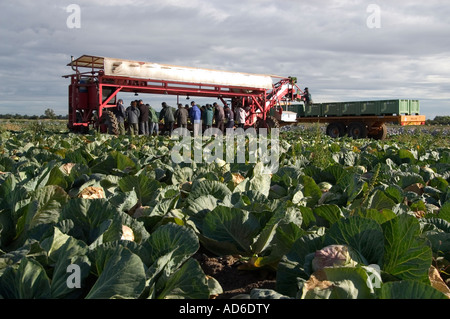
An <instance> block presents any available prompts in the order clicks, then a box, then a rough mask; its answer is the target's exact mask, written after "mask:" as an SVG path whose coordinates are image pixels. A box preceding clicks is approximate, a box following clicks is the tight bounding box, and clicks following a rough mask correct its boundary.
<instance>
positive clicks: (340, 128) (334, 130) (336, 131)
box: [327, 122, 346, 138]
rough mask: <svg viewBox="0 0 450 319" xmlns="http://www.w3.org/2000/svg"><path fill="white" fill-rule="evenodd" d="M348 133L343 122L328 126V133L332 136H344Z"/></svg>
mask: <svg viewBox="0 0 450 319" xmlns="http://www.w3.org/2000/svg"><path fill="white" fill-rule="evenodd" d="M345 133H346V130H345V125H344V124H342V123H337V122H335V123H330V124H328V126H327V135H328V136H330V137H332V138H338V137H342V136H344V135H345Z"/></svg>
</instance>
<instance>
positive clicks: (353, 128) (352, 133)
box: [347, 122, 368, 139]
mask: <svg viewBox="0 0 450 319" xmlns="http://www.w3.org/2000/svg"><path fill="white" fill-rule="evenodd" d="M347 134H348V136H349V137H352V138H354V139H359V138H366V137H367V135H368V130H367V126H366V125H365V124H364V123H361V122H353V123H350V124H349V126H348V128H347Z"/></svg>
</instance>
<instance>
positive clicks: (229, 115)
mask: <svg viewBox="0 0 450 319" xmlns="http://www.w3.org/2000/svg"><path fill="white" fill-rule="evenodd" d="M224 113H225V119H226V120H227V128H234V112H233V110H232V109H231V108H230V107H229V106H228V105H225V108H224Z"/></svg>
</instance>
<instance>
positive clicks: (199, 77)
mask: <svg viewBox="0 0 450 319" xmlns="http://www.w3.org/2000/svg"><path fill="white" fill-rule="evenodd" d="M68 66H70V67H71V68H72V70H73V71H74V72H73V73H72V74H70V75H64V76H63V77H65V78H70V85H69V92H68V97H69V101H68V102H69V103H68V104H69V121H68V128H69V129H70V130H71V131H74V132H86V131H88V130H89V127H90V126H93V127H95V128H102V127H104V125H103V126H102V125H101V124H102V123H104V122H107V123H109V124H110V125H111V123H114V122H115V116H114V114H113V112H111V108H113V107H115V106H116V103H117V95H118V94H119V93H120V92H129V93H135V95H138V94H139V93H147V94H159V95H176V96H178V97H179V96H186V98H190V97H194V96H199V97H212V98H217V99H219V100H221V101H222V102H223V103H224V104H226V103H228V102H230V103H229V104H231V105H230V106H231V107H232V108H233V109H234V108H236V107H237V106H242V107H244V109H245V110H246V112H247V117H246V123H245V126H246V127H250V126H253V127H256V128H268V129H270V128H274V127H279V126H282V125H292V124H293V123H298V122H322V123H329V125H328V128H327V133H328V134H329V135H331V136H341V135H344V134H347V133H348V134H349V135H351V136H354V137H367V136H371V137H375V138H380V139H382V138H384V137H385V130H386V128H385V125H384V123H385V122H396V123H401V124H421V123H422V122H424V121H425V119H424V117H422V116H416V117H414V118H413V117H410V116H406V117H405V116H400V115H398V116H397V115H395V116H394V115H383V116H381V115H379V114H374V115H372V114H370V115H369V114H360V115H356V114H346V115H345V116H334V117H333V116H328V114H322V113H320V114H318V116H311V114H314V113H311V112H308V110H313V109H314V105H312V104H311V105H305V104H304V103H303V102H300V101H302V97H303V94H304V92H303V91H302V90H301V89H300V88H299V87H298V86H297V84H296V82H297V79H296V78H294V77H281V76H275V75H264V74H250V73H242V72H229V71H222V70H211V69H201V68H192V67H182V66H174V65H166V64H159V63H152V62H140V61H131V60H123V59H115V58H108V57H99V56H91V55H83V56H81V57H79V58H77V59H73V58H72V61H71V62H70V63H69V64H68ZM299 102H300V103H299ZM292 105H297V106H296V107H297V111H296V112H292V111H289V110H286V108H288V107H289V106H292ZM320 109H322V107H321V106H320ZM300 110H303V111H302V112H300ZM339 115H342V114H339Z"/></svg>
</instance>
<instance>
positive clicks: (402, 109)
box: [379, 100, 410, 115]
mask: <svg viewBox="0 0 450 319" xmlns="http://www.w3.org/2000/svg"><path fill="white" fill-rule="evenodd" d="M379 103H380V114H381V115H393V114H397V115H400V114H409V108H410V106H409V101H408V100H383V101H379Z"/></svg>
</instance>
